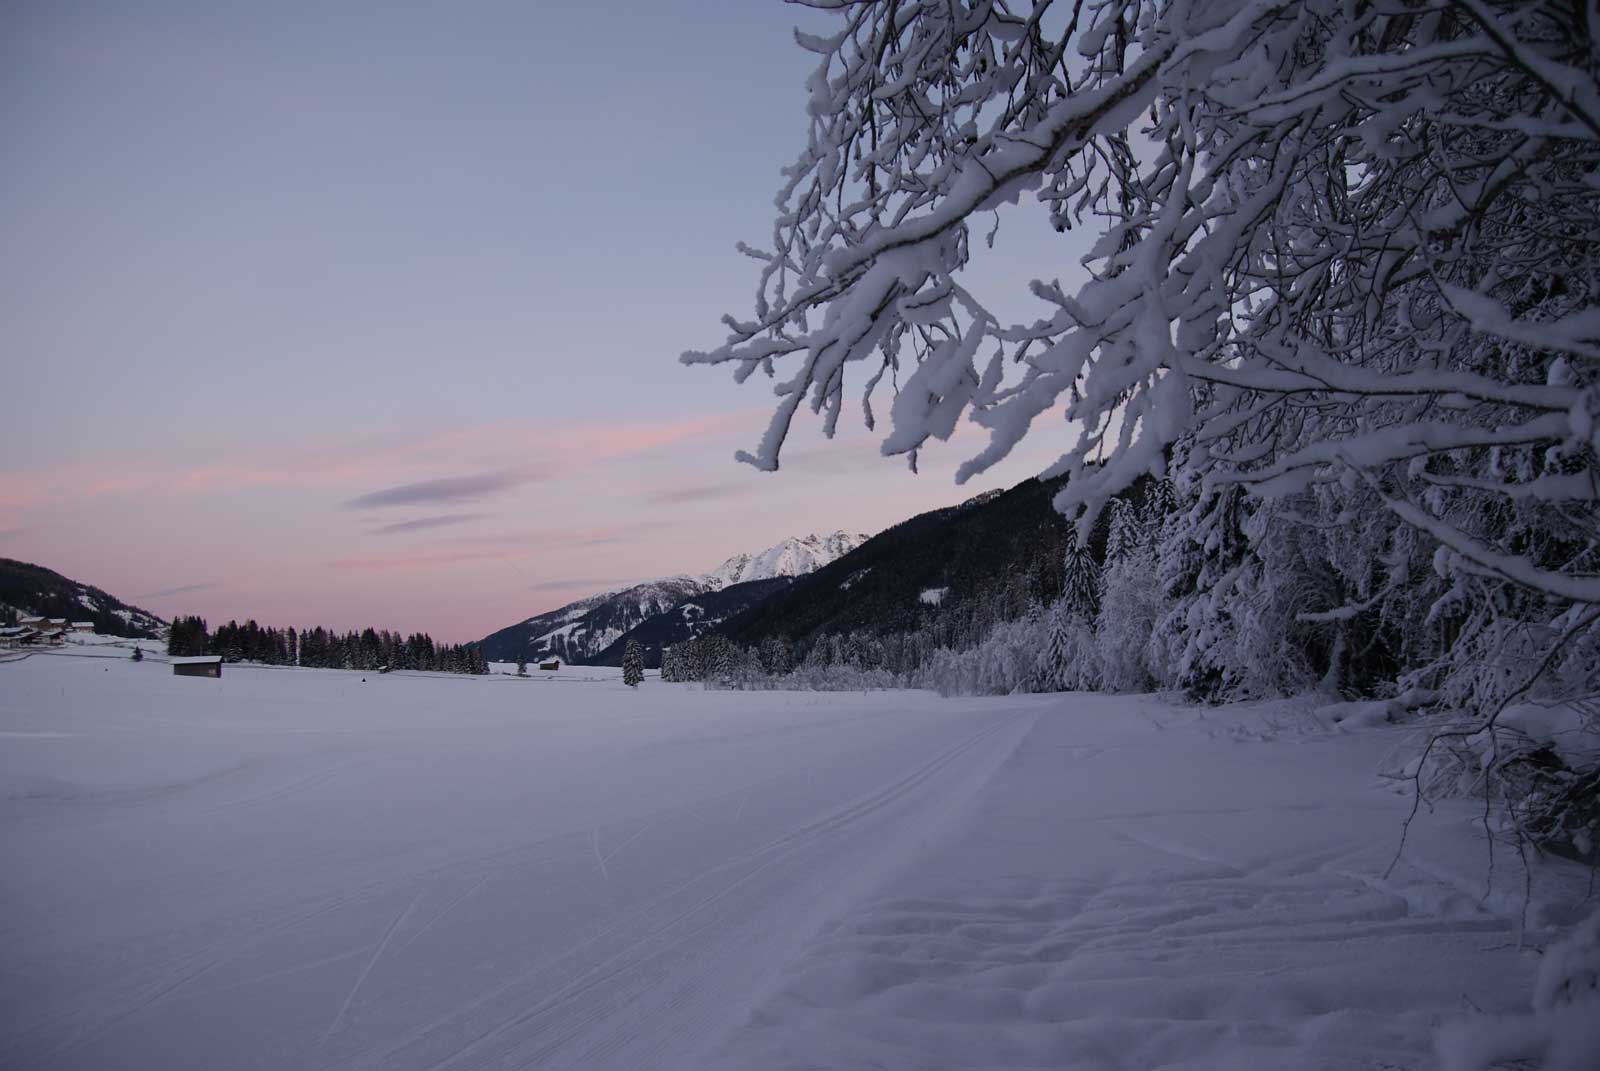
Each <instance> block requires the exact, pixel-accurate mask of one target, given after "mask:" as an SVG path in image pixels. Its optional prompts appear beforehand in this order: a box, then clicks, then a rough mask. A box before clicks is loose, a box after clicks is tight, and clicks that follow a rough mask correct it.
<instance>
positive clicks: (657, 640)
mask: <svg viewBox="0 0 1600 1071" xmlns="http://www.w3.org/2000/svg"><path fill="white" fill-rule="evenodd" d="M793 583H794V578H793V577H791V576H774V577H768V578H766V579H764V580H746V581H744V582H743V583H740V584H729V585H728V586H727V587H725V588H722V589H721V590H719V591H705V592H702V593H701V594H699V595H693V596H690V597H689V598H687V599H685V600H683V601H682V602H680V603H678V605H676V606H674V607H672V608H671V609H669V610H668V611H667V612H666V613H662V614H656V615H655V616H654V617H647V618H645V619H644V620H643V621H641V622H640V623H639V624H638V625H636V626H634V627H633V628H632V629H630V630H628V631H627V632H625V633H623V634H622V635H621V636H618V637H617V639H616V640H615V641H613V642H612V643H611V645H610V646H609V647H607V648H606V649H605V650H603V651H601V652H599V653H598V654H596V655H594V656H593V657H591V658H590V659H589V664H590V665H595V666H620V665H622V654H623V651H624V650H626V648H627V646H628V641H629V640H637V641H639V646H640V647H642V648H643V655H644V665H645V668H646V669H658V668H660V666H661V649H662V648H663V647H670V646H672V645H673V644H675V643H682V642H683V641H684V640H692V639H694V638H695V637H696V636H699V635H701V634H703V633H706V632H709V631H711V629H713V628H715V627H716V626H717V625H719V624H721V623H722V622H723V621H726V620H727V619H728V618H730V617H733V616H734V615H735V614H739V613H743V612H744V611H746V610H748V609H750V608H751V607H753V606H759V605H760V604H761V603H763V602H766V601H767V600H768V599H770V598H772V596H774V595H776V594H777V593H778V592H780V591H782V590H783V589H784V588H787V587H788V586H789V585H790V584H793Z"/></svg>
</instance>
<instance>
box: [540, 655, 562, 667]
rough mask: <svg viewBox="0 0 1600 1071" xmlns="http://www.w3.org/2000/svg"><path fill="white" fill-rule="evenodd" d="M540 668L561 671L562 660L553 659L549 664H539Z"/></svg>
mask: <svg viewBox="0 0 1600 1071" xmlns="http://www.w3.org/2000/svg"><path fill="white" fill-rule="evenodd" d="M539 668H540V669H560V668H561V659H559V658H552V659H551V660H550V661H548V662H540V663H539Z"/></svg>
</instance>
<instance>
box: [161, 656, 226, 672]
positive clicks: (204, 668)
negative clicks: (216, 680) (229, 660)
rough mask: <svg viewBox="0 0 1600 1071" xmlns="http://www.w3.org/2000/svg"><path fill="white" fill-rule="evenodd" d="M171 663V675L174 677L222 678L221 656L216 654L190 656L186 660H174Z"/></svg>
mask: <svg viewBox="0 0 1600 1071" xmlns="http://www.w3.org/2000/svg"><path fill="white" fill-rule="evenodd" d="M171 661H172V675H173V676H174V677H220V676H222V656H221V655H217V654H208V655H192V656H190V657H188V658H174V659H172V660H171Z"/></svg>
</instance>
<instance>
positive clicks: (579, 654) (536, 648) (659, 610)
mask: <svg viewBox="0 0 1600 1071" xmlns="http://www.w3.org/2000/svg"><path fill="white" fill-rule="evenodd" d="M866 538H867V537H866V536H863V535H850V534H848V533H845V532H835V533H833V534H832V535H827V536H822V535H808V536H800V537H797V538H789V539H785V540H783V541H782V542H781V543H778V544H776V545H774V546H771V547H768V548H767V549H766V550H764V551H761V552H760V553H758V554H736V555H734V556H733V557H731V558H729V559H728V560H727V561H725V562H723V563H722V564H721V565H719V566H717V568H716V569H714V570H712V571H711V572H709V573H706V574H705V575H703V576H673V577H666V578H664V579H661V580H651V581H647V582H645V583H643V584H636V585H634V586H633V587H630V588H623V589H621V590H618V591H607V592H602V593H600V594H598V595H590V596H588V597H587V598H583V599H579V600H578V601H577V602H573V603H568V604H567V605H566V606H563V607H560V608H559V609H556V610H551V611H549V612H548V613H543V614H539V615H538V616H536V617H530V618H528V619H527V620H526V621H520V622H518V623H517V624H515V625H511V626H510V627H508V628H503V629H501V630H500V631H498V632H493V633H490V634H489V635H488V636H486V637H484V639H483V641H482V644H483V650H484V654H485V655H486V656H487V657H488V658H489V660H490V661H493V662H515V661H516V660H517V656H518V655H519V654H520V655H524V656H526V657H527V658H528V660H529V661H535V660H537V659H540V658H549V657H551V656H556V657H559V658H562V659H565V660H567V661H569V662H588V661H591V660H592V659H594V658H595V657H596V656H598V655H599V654H600V653H601V652H602V651H604V650H605V649H606V648H608V647H610V646H611V645H612V644H614V643H616V642H617V641H618V640H619V639H620V638H621V637H622V636H623V635H624V634H625V633H627V632H629V631H630V630H632V629H634V628H636V627H637V626H638V625H640V624H641V623H643V622H644V621H646V620H648V619H649V618H652V617H655V616H656V615H658V614H663V613H667V612H669V611H672V610H674V608H675V607H677V606H679V605H680V604H682V603H683V602H684V601H685V600H689V599H693V598H695V597H697V596H701V595H705V594H707V593H711V592H720V591H723V590H724V589H727V588H731V587H734V586H743V585H746V584H749V583H751V582H752V581H761V580H773V579H776V578H779V577H794V576H800V575H802V574H804V573H808V572H811V571H812V570H814V569H817V568H820V567H821V566H823V565H826V564H827V563H828V562H831V561H833V560H834V559H835V558H837V557H838V556H839V555H841V554H845V553H848V552H849V551H850V550H852V549H853V548H855V547H857V546H860V545H861V543H862V542H863V541H864V540H865V539H866ZM782 586H784V585H777V586H776V587H769V588H765V589H759V588H751V589H748V590H746V591H744V592H742V593H739V594H737V595H736V596H735V597H733V598H731V599H728V600H719V601H717V602H715V603H714V604H712V605H714V606H718V607H723V606H725V607H729V608H731V609H728V610H727V611H726V613H724V612H723V611H721V610H717V611H716V612H715V616H716V617H717V620H719V621H720V620H722V619H723V618H724V617H726V616H727V615H728V614H731V613H736V612H738V611H739V610H743V609H747V608H749V607H750V606H753V605H754V602H753V601H752V599H753V598H754V594H755V592H757V591H766V592H767V593H769V594H770V593H771V592H772V591H773V590H777V588H781V587H782ZM702 609H704V608H702ZM705 612H707V613H712V611H711V610H706V611H705ZM663 628H664V629H665V631H667V632H670V631H671V629H670V628H668V627H666V626H665V625H663ZM654 634H655V633H650V635H654ZM619 650H620V648H619ZM620 658H621V656H620V655H618V659H619V661H618V662H616V663H615V664H617V665H621V662H620Z"/></svg>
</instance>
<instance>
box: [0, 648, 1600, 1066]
mask: <svg viewBox="0 0 1600 1071" xmlns="http://www.w3.org/2000/svg"><path fill="white" fill-rule="evenodd" d="M169 673H170V671H169V670H168V669H167V668H166V667H165V666H162V665H160V664H159V663H155V662H146V663H144V664H143V665H134V664H131V663H127V662H124V661H121V660H111V659H107V660H105V661H104V662H103V663H97V662H96V661H95V660H93V659H89V658H67V657H37V658H32V659H29V660H27V661H26V662H24V663H18V664H12V665H7V666H0V838H3V841H0V850H3V855H4V858H5V860H6V865H5V867H4V868H3V871H0V897H3V903H0V908H3V912H4V913H3V916H0V934H3V938H0V939H3V941H4V947H5V948H6V954H5V956H4V958H3V961H0V1005H3V1008H4V1013H3V1014H0V1067H6V1068H12V1067H15V1068H29V1069H40V1071H48V1069H56V1068H107V1067H117V1068H123V1069H146V1068H149V1069H156V1068H163V1069H165V1068H172V1067H205V1068H208V1069H227V1068H244V1067H251V1068H261V1067H267V1068H296V1069H299V1068H385V1069H388V1068H402V1069H441V1071H442V1069H447V1068H457V1069H467V1068H490V1067H493V1068H505V1067H540V1068H544V1067H549V1068H565V1067H572V1068H580V1067H581V1068H644V1067H649V1068H672V1067H681V1068H698V1067H706V1066H711V1065H718V1066H727V1067H748V1068H774V1067H952V1068H954V1067H986V1068H995V1067H1084V1068H1150V1067H1157V1066H1172V1067H1179V1066H1182V1067H1228V1068H1240V1067H1313V1066H1320V1067H1351V1068H1355V1067H1379V1066H1393V1067H1413V1066H1416V1067H1421V1066H1428V1065H1429V1057H1428V1046H1429V1039H1430V1036H1431V1030H1432V1028H1433V1027H1434V1026H1435V1025H1436V1024H1437V1023H1439V1022H1441V1021H1443V1020H1444V1019H1446V1018H1450V1017H1456V1016H1460V1015H1465V1014H1471V1013H1473V1012H1474V1009H1475V1008H1476V1009H1483V1010H1485V1011H1490V1012H1493V1011H1499V1010H1513V1009H1517V1008H1521V1007H1523V1006H1525V1005H1526V1001H1527V990H1528V979H1529V977H1530V976H1531V972H1532V970H1533V966H1534V963H1533V954H1532V953H1531V952H1528V951H1526V950H1524V951H1519V950H1518V949H1517V942H1518V933H1517V925H1516V915H1517V914H1518V910H1519V906H1520V905H1519V896H1520V890H1521V877H1520V874H1516V875H1515V876H1514V880H1513V876H1512V874H1511V873H1510V872H1511V867H1510V866H1509V865H1508V866H1505V867H1504V872H1505V874H1506V877H1505V881H1504V886H1505V887H1504V889H1502V890H1500V891H1499V892H1497V894H1496V895H1495V896H1493V897H1491V898H1490V899H1489V900H1488V901H1487V903H1486V904H1485V903H1484V902H1480V896H1481V893H1482V876H1483V852H1482V846H1481V843H1480V842H1478V840H1477V839H1476V838H1475V835H1474V833H1473V831H1472V829H1471V828H1470V826H1469V824H1468V818H1469V816H1470V813H1471V812H1470V808H1469V807H1467V806H1464V805H1463V806H1461V807H1447V808H1443V809H1441V810H1440V811H1439V812H1437V813H1435V814H1433V815H1430V816H1427V817H1426V819H1425V820H1424V821H1423V822H1422V823H1421V824H1420V825H1419V827H1418V830H1417V833H1416V835H1415V839H1414V841H1413V848H1412V849H1411V851H1410V853H1409V855H1408V858H1409V859H1410V860H1411V861H1409V862H1407V863H1404V864H1402V865H1401V867H1400V868H1398V869H1397V870H1396V872H1395V873H1394V875H1393V876H1392V877H1390V878H1389V879H1387V880H1385V879H1383V878H1382V877H1381V874H1382V871H1383V869H1384V867H1385V865H1386V864H1387V861H1388V855H1389V853H1390V852H1392V849H1393V846H1394V838H1395V836H1396V834H1397V831H1398V823H1399V820H1400V818H1401V817H1402V816H1403V814H1404V805H1403V803H1404V801H1403V800H1401V799H1400V798H1399V797H1397V796H1395V795H1394V794H1392V793H1385V792H1383V791H1381V790H1380V789H1379V788H1377V787H1375V785H1374V780H1375V779H1374V776H1373V775H1374V771H1375V769H1376V768H1377V767H1378V765H1379V763H1380V760H1381V759H1382V757H1383V755H1384V753H1385V752H1386V751H1387V750H1388V749H1389V748H1391V747H1392V746H1394V745H1395V744H1396V743H1397V742H1398V741H1397V739H1396V734H1395V733H1393V732H1373V733H1362V734H1354V735H1352V734H1345V733H1340V732H1337V731H1328V730H1324V729H1323V728H1321V727H1320V726H1318V725H1317V723H1316V722H1315V721H1314V720H1313V719H1311V718H1310V717H1308V716H1306V715H1304V714H1296V713H1293V712H1288V711H1281V710H1278V711H1274V710H1273V709H1271V708H1245V709H1235V710H1229V711H1221V712H1202V711H1195V710H1184V709H1180V708H1174V707H1170V706H1165V705H1162V704H1160V703H1157V702H1155V701H1153V700H1149V699H1104V698H1098V697H1030V698H1026V699H1013V700H960V701H946V700H940V699H937V698H935V697H931V696H928V695H923V694H914V693H877V694H873V695H870V696H863V695H860V694H844V695H813V694H773V693H757V694H746V693H725V692H703V691H701V690H699V689H698V688H693V687H688V686H664V685H661V684H659V683H658V682H656V681H654V680H652V681H650V682H647V684H646V685H645V686H644V687H643V688H642V689H641V690H640V691H639V692H637V693H635V692H631V691H629V690H627V689H625V688H623V687H622V686H621V685H620V684H619V683H617V682H616V680H615V679H614V671H601V672H600V673H599V674H595V673H592V672H589V671H584V670H575V671H574V670H564V671H562V674H561V675H558V676H556V677H547V678H539V679H535V680H529V681H518V680H514V679H507V678H493V679H487V680H484V679H467V678H448V677H417V676H403V675H393V676H382V677H378V676H369V677H368V678H367V680H366V681H365V682H363V681H362V680H361V677H360V675H359V674H350V673H334V672H322V671H292V670H273V669H266V668H243V667H229V668H228V671H227V675H226V676H225V677H224V679H223V680H221V681H208V680H194V679H176V678H173V677H171V676H170V675H169ZM1539 876H1540V878H1541V881H1542V885H1541V887H1540V890H1541V891H1540V894H1539V897H1538V899H1537V900H1536V904H1535V912H1534V914H1535V917H1534V919H1533V922H1534V925H1535V936H1536V935H1537V928H1538V927H1539V926H1540V925H1543V924H1544V923H1546V922H1565V921H1569V920H1570V918H1571V917H1572V908H1571V904H1572V903H1574V902H1575V901H1576V899H1578V898H1580V897H1581V895H1582V892H1583V889H1582V875H1581V874H1578V873H1568V872H1566V871H1563V870H1560V869H1559V868H1557V869H1553V870H1551V871H1549V872H1548V873H1544V872H1541V874H1540V875H1539Z"/></svg>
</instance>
